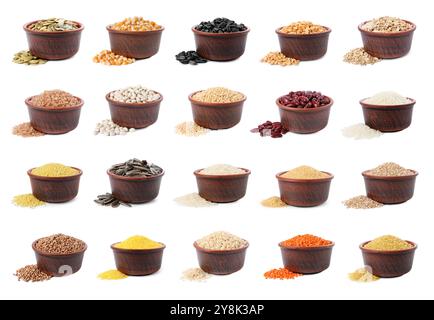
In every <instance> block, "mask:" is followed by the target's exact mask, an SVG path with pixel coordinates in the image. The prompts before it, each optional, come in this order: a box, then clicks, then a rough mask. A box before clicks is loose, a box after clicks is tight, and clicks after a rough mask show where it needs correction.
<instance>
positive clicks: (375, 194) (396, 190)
mask: <svg viewBox="0 0 434 320" xmlns="http://www.w3.org/2000/svg"><path fill="white" fill-rule="evenodd" d="M412 171H413V173H414V174H413V175H411V176H402V177H379V176H373V175H370V174H369V173H368V172H369V170H368V171H364V172H362V175H363V178H364V180H365V188H366V195H367V196H368V197H369V198H371V199H372V200H375V201H378V202H380V203H384V204H398V203H403V202H406V201H408V200H410V199H411V198H412V197H413V194H414V187H415V184H416V177H417V175H418V173H417V171H414V170H412Z"/></svg>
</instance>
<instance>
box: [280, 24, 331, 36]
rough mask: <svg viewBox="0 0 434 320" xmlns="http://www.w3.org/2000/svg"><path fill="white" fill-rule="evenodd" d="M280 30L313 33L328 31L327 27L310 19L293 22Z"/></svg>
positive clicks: (294, 32) (291, 32) (289, 32)
mask: <svg viewBox="0 0 434 320" xmlns="http://www.w3.org/2000/svg"><path fill="white" fill-rule="evenodd" d="M279 31H280V32H283V33H287V34H313V33H321V32H325V31H327V28H325V27H323V26H320V25H317V24H313V23H312V22H309V21H299V22H294V23H291V24H290V25H288V26H286V27H282V28H280V30H279Z"/></svg>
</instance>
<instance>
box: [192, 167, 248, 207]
mask: <svg viewBox="0 0 434 320" xmlns="http://www.w3.org/2000/svg"><path fill="white" fill-rule="evenodd" d="M241 169H242V170H244V171H245V172H244V173H240V174H228V175H206V174H201V173H200V172H201V171H202V170H203V169H199V170H196V171H195V172H194V175H195V176H196V182H197V188H198V190H199V195H200V196H201V197H202V198H204V199H206V200H208V201H211V202H216V203H228V202H235V201H237V200H240V199H241V198H243V197H244V196H245V195H246V191H247V182H248V180H249V175H250V173H251V172H250V170H248V169H244V168H241Z"/></svg>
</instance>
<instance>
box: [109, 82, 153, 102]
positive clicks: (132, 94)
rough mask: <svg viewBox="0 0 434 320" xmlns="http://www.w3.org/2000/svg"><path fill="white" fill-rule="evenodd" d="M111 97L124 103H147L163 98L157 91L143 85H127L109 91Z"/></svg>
mask: <svg viewBox="0 0 434 320" xmlns="http://www.w3.org/2000/svg"><path fill="white" fill-rule="evenodd" d="M109 98H110V99H111V100H114V101H117V102H124V103H147V102H151V101H155V100H158V99H160V98H161V96H160V94H158V93H157V92H155V91H153V90H150V89H147V88H145V87H143V86H135V87H127V88H124V89H119V90H115V91H112V92H110V93H109Z"/></svg>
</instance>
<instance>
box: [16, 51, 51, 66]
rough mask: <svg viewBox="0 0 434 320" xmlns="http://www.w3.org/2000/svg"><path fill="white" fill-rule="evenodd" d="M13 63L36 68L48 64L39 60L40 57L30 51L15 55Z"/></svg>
mask: <svg viewBox="0 0 434 320" xmlns="http://www.w3.org/2000/svg"><path fill="white" fill-rule="evenodd" d="M12 62H14V63H18V64H27V65H31V66H36V65H38V64H45V63H47V60H44V59H41V58H38V57H36V56H34V55H33V54H31V52H30V51H28V50H24V51H20V52H17V53H15V54H14V58H13V60H12Z"/></svg>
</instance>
